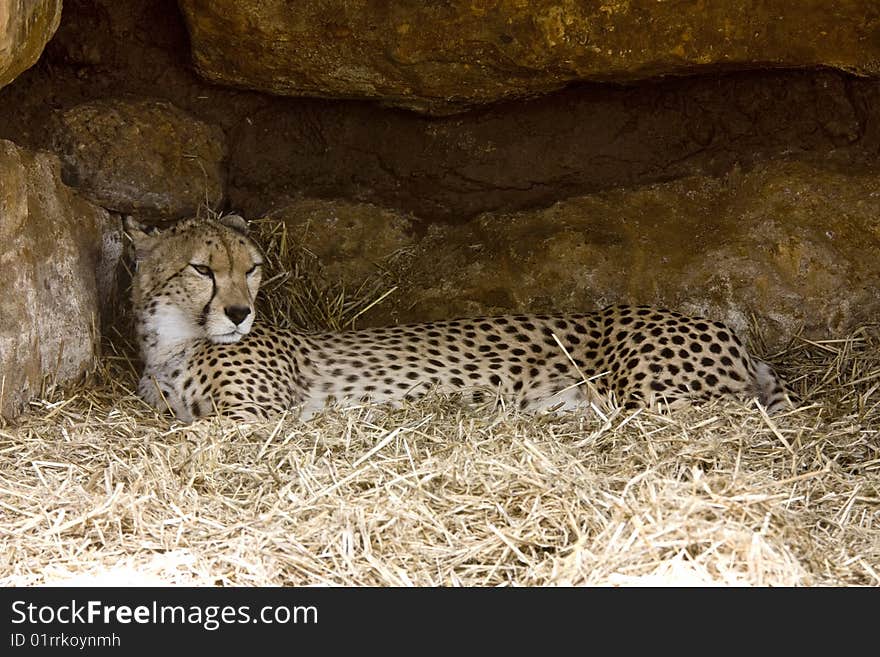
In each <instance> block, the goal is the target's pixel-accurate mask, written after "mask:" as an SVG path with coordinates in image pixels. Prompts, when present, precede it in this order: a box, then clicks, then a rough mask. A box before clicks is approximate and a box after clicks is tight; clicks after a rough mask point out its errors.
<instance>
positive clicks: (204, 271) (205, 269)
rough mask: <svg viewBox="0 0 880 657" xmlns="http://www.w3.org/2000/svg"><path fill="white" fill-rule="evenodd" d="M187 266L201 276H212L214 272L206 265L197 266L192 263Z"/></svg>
mask: <svg viewBox="0 0 880 657" xmlns="http://www.w3.org/2000/svg"><path fill="white" fill-rule="evenodd" d="M189 266H190V267H192V268H193V269H195V270H196V271H197V272H199V274H201V275H202V276H211V277H213V276H214V272H212V271H211V268H210V267H208V265H197V264H196V263H194V262H191V263H189Z"/></svg>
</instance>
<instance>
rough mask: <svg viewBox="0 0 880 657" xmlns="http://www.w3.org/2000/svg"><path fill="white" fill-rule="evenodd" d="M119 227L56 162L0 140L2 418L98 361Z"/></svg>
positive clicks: (43, 154) (76, 375) (74, 377)
mask: <svg viewBox="0 0 880 657" xmlns="http://www.w3.org/2000/svg"><path fill="white" fill-rule="evenodd" d="M115 225H118V218H117V220H116V221H115V222H114V221H113V220H112V218H111V217H110V215H109V214H108V213H107V212H106V211H105V210H103V209H101V208H98V207H96V206H94V205H92V204H91V203H89V202H87V201H85V200H83V199H82V198H80V197H79V196H78V195H77V194H76V193H74V192H73V191H72V190H71V189H70V188H68V187H67V186H66V185H64V184H63V183H62V182H61V176H60V172H59V164H58V160H57V158H55V157H54V156H52V155H50V154H48V153H43V152H34V151H28V150H25V149H22V148H19V147H18V146H16V145H15V144H13V143H12V142H9V141H5V140H0V271H2V272H3V275H2V276H0V390H2V393H0V415H3V416H4V417H13V416H15V415H16V414H17V413H18V412H19V411H20V410H21V408H22V406H23V405H24V404H25V403H26V402H27V400H28V399H30V398H31V397H33V396H34V395H36V394H38V393H39V392H40V390H41V387H42V386H43V384H44V383H45V382H46V381H49V382H54V383H65V382H68V381H71V380H74V379H76V378H78V377H79V376H80V375H82V374H83V373H84V372H85V371H87V370H88V369H89V368H90V367H91V366H92V365H93V362H94V358H95V356H96V353H97V351H98V327H99V326H100V317H99V315H100V310H99V306H100V304H99V298H100V297H101V296H102V295H103V294H106V293H107V290H106V287H105V289H100V288H99V281H98V279H99V278H101V279H102V280H101V284H102V285H103V286H108V285H112V282H111V280H110V279H111V278H112V275H111V274H110V272H111V271H112V269H113V267H112V263H110V262H108V261H107V259H105V257H104V255H103V253H102V251H103V248H104V247H103V245H104V244H110V246H111V248H110V250H111V251H112V242H113V238H112V235H113V233H114V231H113V230H112V229H110V228H109V227H111V226H115ZM105 232H106V234H107V237H105V236H104V233H105ZM115 232H116V234H117V235H118V230H117V231H115ZM110 257H111V258H112V255H111V256H110Z"/></svg>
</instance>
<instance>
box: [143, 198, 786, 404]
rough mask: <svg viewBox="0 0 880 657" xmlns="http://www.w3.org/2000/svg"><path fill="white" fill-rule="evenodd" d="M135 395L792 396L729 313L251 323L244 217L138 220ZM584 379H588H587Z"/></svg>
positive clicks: (251, 259) (569, 400)
mask: <svg viewBox="0 0 880 657" xmlns="http://www.w3.org/2000/svg"><path fill="white" fill-rule="evenodd" d="M126 230H127V233H128V234H129V236H130V237H131V240H132V242H133V244H134V247H135V254H136V255H135V257H136V260H137V268H136V273H135V276H134V280H133V288H132V301H133V306H134V312H135V317H136V322H137V334H138V339H139V343H140V349H141V356H142V358H143V361H144V370H143V374H142V376H141V379H140V383H139V386H138V392H139V394H140V395H141V396H142V397H143V398H144V400H146V401H147V402H148V403H150V404H151V405H153V406H154V407H155V408H157V409H160V410H164V409H170V410H172V411H173V412H174V414H175V415H176V416H177V417H179V418H180V419H182V420H185V421H190V420H192V419H193V418H198V417H202V416H205V415H210V414H213V413H215V412H218V413H221V414H224V415H230V416H232V417H235V418H238V419H241V420H253V419H264V418H267V417H269V416H271V415H274V414H276V413H279V412H282V411H284V410H286V409H294V408H300V409H301V411H302V413H303V415H304V416H308V415H310V414H311V413H313V412H315V411H317V410H319V409H321V408H323V407H324V406H325V405H326V404H327V403H328V402H330V401H334V400H335V401H337V402H346V401H362V400H365V399H366V400H370V401H375V402H386V401H394V402H399V401H400V400H405V399H415V398H418V397H420V396H423V395H424V394H425V393H426V392H427V391H428V390H429V389H431V388H436V389H440V390H443V391H450V392H451V391H462V392H465V393H472V394H473V395H474V399H478V398H479V397H480V396H482V395H484V394H485V392H486V391H490V392H494V393H495V394H497V395H500V396H501V397H502V398H504V399H507V400H509V401H510V402H511V403H514V404H516V405H518V406H519V407H520V408H523V409H541V408H559V409H570V408H575V407H577V406H579V405H582V404H584V403H585V402H588V401H590V400H591V395H594V394H599V395H602V396H603V397H604V398H606V399H607V398H612V399H614V400H615V401H616V402H617V403H619V404H621V405H623V406H624V407H626V408H636V407H639V406H643V405H655V404H661V405H663V404H665V405H668V406H669V407H674V406H678V405H681V404H683V403H691V402H698V401H706V400H711V399H714V398H718V397H733V398H738V399H742V400H747V399H750V398H757V399H758V400H759V401H760V403H761V404H763V405H764V406H765V407H767V409H768V410H769V411H774V410H778V409H779V408H781V407H783V406H784V405H785V404H786V403H787V399H786V395H785V392H784V388H783V386H782V385H781V384H780V382H779V381H778V379H777V378H776V376H775V375H774V373H773V372H772V371H771V369H770V367H769V366H768V365H767V364H766V363H764V362H762V361H759V360H757V359H755V358H753V357H751V356H750V355H749V353H748V352H747V351H746V349H745V348H744V347H743V344H742V343H741V342H740V340H739V339H738V338H737V336H736V335H734V333H733V332H732V331H730V330H729V329H728V328H727V327H725V326H724V325H723V324H721V323H719V322H713V321H710V320H707V319H702V318H699V317H686V316H684V315H681V314H679V313H677V312H672V311H669V310H663V309H659V308H654V307H649V306H611V307H608V308H605V309H604V310H601V311H599V312H595V313H584V314H568V315H522V314H518V315H508V316H503V317H481V318H474V319H455V320H450V321H442V322H432V323H426V324H410V325H405V326H394V327H387V328H372V329H365V330H359V331H348V332H341V333H320V334H303V333H298V332H295V331H289V330H284V329H281V328H275V327H271V326H265V325H262V324H260V323H259V322H256V323H255V321H254V315H255V310H254V301H255V298H256V296H257V291H258V289H259V286H260V275H261V269H262V267H261V266H262V262H263V257H262V254H261V251H260V249H259V248H258V246H257V245H256V244H255V243H254V242H253V240H251V239H250V238H249V237H248V236H247V234H246V231H247V226H246V223H245V221H244V220H243V219H242V218H241V217H238V216H236V215H230V216H226V217H221V218H219V219H216V220H198V219H189V220H186V221H183V222H180V223H178V224H176V225H175V226H173V227H172V228H170V229H167V230H165V231H162V232H158V233H153V234H150V233H148V232H147V231H146V230H145V229H144V228H143V226H141V225H140V224H138V223H137V222H135V221H133V220H131V219H128V220H127V222H126ZM584 378H589V379H591V381H592V385H591V386H587V385H579V384H581V383H583V381H584Z"/></svg>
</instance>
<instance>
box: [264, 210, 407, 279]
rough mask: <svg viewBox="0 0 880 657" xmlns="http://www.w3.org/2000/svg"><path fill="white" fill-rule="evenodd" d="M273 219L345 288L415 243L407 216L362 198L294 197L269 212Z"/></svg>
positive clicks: (366, 276)
mask: <svg viewBox="0 0 880 657" xmlns="http://www.w3.org/2000/svg"><path fill="white" fill-rule="evenodd" d="M278 219H281V220H283V221H284V223H285V224H286V225H287V228H288V231H289V236H288V239H289V240H291V241H293V242H294V243H295V244H296V245H297V246H298V247H299V248H300V249H303V250H304V252H305V253H308V254H311V255H312V256H314V258H315V260H316V264H318V265H319V266H320V268H321V273H322V275H323V276H324V277H325V278H326V279H327V280H328V281H332V282H338V283H341V284H342V285H343V286H344V287H345V288H346V289H348V290H354V289H357V287H358V285H360V284H361V283H362V282H363V281H364V280H366V279H367V278H368V277H370V276H371V275H373V274H375V273H376V271H377V266H379V267H384V266H386V265H387V264H388V260H389V258H391V257H392V256H393V255H394V254H396V253H398V252H400V251H401V250H405V249H411V248H414V245H415V243H416V237H415V235H414V234H413V232H412V231H413V227H412V220H411V218H410V217H407V216H405V215H403V214H401V213H398V212H394V211H393V210H386V209H383V208H379V207H376V206H374V205H369V204H366V203H351V202H348V201H320V200H317V199H300V200H294V201H291V202H290V203H288V204H285V205H284V206H283V207H281V208H279V209H278V210H277V211H275V212H273V213H272V221H276V220H278Z"/></svg>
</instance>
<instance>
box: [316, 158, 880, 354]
mask: <svg viewBox="0 0 880 657" xmlns="http://www.w3.org/2000/svg"><path fill="white" fill-rule="evenodd" d="M878 174H880V170H877V169H876V168H875V169H862V170H859V171H852V170H846V169H835V168H834V167H833V166H831V165H825V166H815V165H809V164H806V163H802V162H775V163H767V164H764V165H761V166H758V167H756V168H755V169H754V170H752V171H750V172H747V173H742V172H740V171H738V170H735V171H734V172H732V173H731V174H729V175H727V176H725V177H723V178H712V177H705V176H692V177H688V178H683V179H680V180H676V181H673V182H668V183H658V184H655V185H651V186H646V187H643V188H639V189H622V190H616V191H610V192H603V193H597V194H593V195H588V196H581V197H577V198H572V199H569V200H567V201H563V202H560V203H557V204H556V205H554V206H552V207H550V208H546V209H542V210H531V211H523V212H519V213H515V214H506V213H486V214H483V215H481V216H480V217H478V218H477V219H476V220H474V221H471V222H469V223H468V224H464V225H448V224H446V225H443V224H434V225H432V226H430V228H429V229H428V231H427V233H426V234H424V236H423V237H421V238H419V239H417V240H416V242H415V244H414V245H413V246H412V247H411V248H410V249H409V254H408V256H407V257H406V258H405V259H404V260H400V261H399V262H397V263H396V265H395V269H396V271H395V272H394V274H395V276H394V279H395V280H396V281H398V284H399V289H398V290H397V291H396V292H395V293H394V294H393V295H391V296H390V297H389V298H388V299H387V300H385V301H384V302H383V303H381V304H379V305H378V306H376V307H374V308H372V309H371V310H370V311H369V312H368V313H366V314H365V315H364V316H363V317H362V318H361V321H360V322H359V325H361V326H366V325H384V324H391V323H403V322H411V321H426V320H436V319H448V318H452V317H461V316H474V315H483V314H498V313H505V312H511V311H531V312H554V311H560V312H564V311H571V312H573V311H583V310H593V309H597V308H601V307H603V306H605V305H608V304H611V303H617V302H625V303H653V304H660V305H665V306H668V307H672V308H676V309H679V310H683V311H685V312H689V313H698V314H703V315H706V316H710V317H712V318H715V319H720V320H723V321H725V322H727V323H728V324H729V325H730V326H731V327H732V328H734V329H736V330H738V331H742V332H745V331H746V329H747V328H748V325H749V317H750V315H752V314H754V316H755V317H756V318H757V320H758V322H759V325H760V326H761V328H762V329H763V332H764V336H765V338H766V341H767V343H768V344H769V345H771V346H778V345H781V344H782V343H784V342H785V341H787V340H788V339H790V338H791V337H792V336H794V335H796V334H798V333H799V332H800V331H801V329H803V332H804V334H805V335H806V336H810V337H827V336H832V335H842V334H844V333H845V332H846V331H848V330H851V329H853V328H854V327H855V326H856V325H858V324H859V323H862V322H871V321H876V317H877V314H878V312H880V288H878V286H877V281H878V280H880V229H878V227H877V221H876V217H877V216H880V175H878ZM330 207H331V208H332V207H335V206H330ZM328 211H329V210H328ZM363 213H368V214H369V213H372V214H373V219H372V220H369V221H368V222H367V224H369V223H370V222H371V221H373V220H375V219H376V218H377V217H378V216H379V211H378V210H377V209H369V208H365V209H364V210H363V211H362V214H363ZM392 248H393V247H392V244H391V243H389V244H388V246H387V247H386V248H385V251H386V255H390V253H391V249H392ZM381 256H382V254H380V253H378V252H374V253H373V254H372V255H371V256H370V261H372V262H380V263H383V266H387V265H386V263H387V261H384V262H383V261H382V259H381ZM354 258H355V252H354V250H348V251H347V252H345V253H344V254H343V253H340V254H334V253H333V252H332V251H325V259H326V260H329V261H330V262H329V263H327V262H326V260H325V264H327V266H328V267H334V268H336V270H337V271H339V270H340V269H341V268H343V267H346V266H347V267H350V268H351V270H352V271H353V272H361V271H363V270H364V267H365V266H367V265H368V264H369V263H368V262H365V261H363V260H362V261H360V262H354ZM346 263H348V264H346ZM340 277H342V278H346V275H345V274H340ZM353 278H355V277H354V276H351V275H349V276H348V277H347V280H349V281H350V280H352V279H353Z"/></svg>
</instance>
